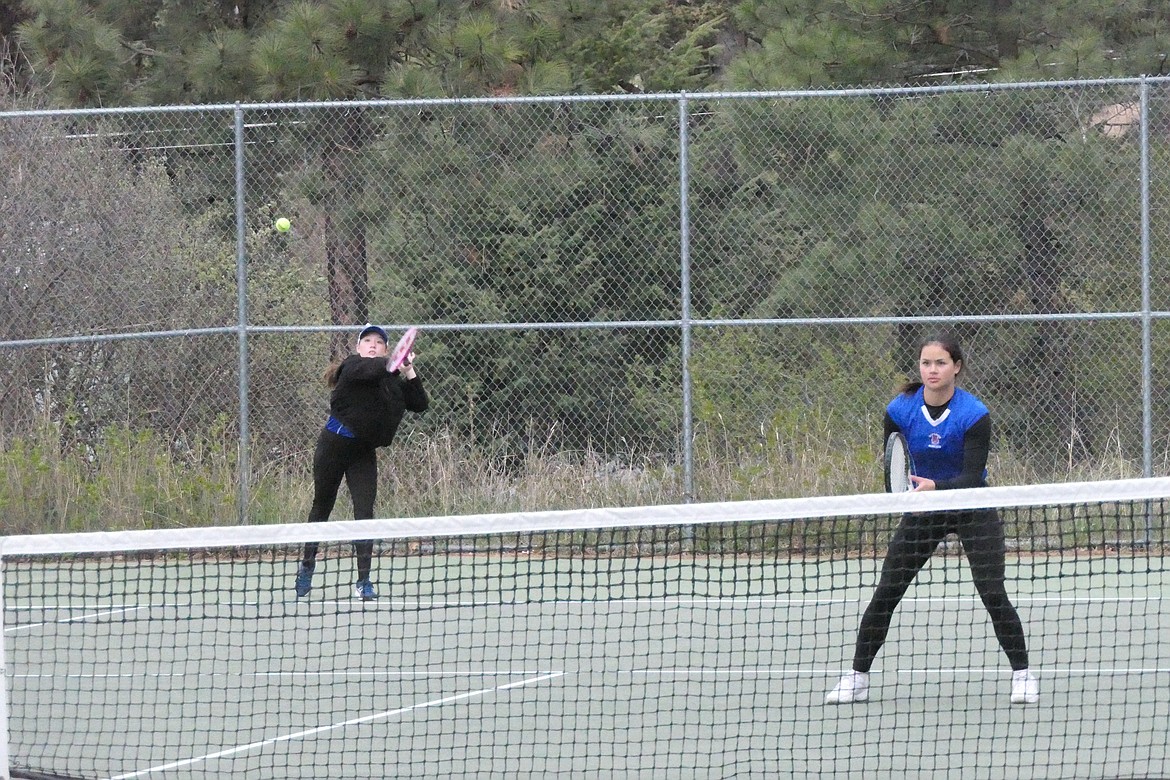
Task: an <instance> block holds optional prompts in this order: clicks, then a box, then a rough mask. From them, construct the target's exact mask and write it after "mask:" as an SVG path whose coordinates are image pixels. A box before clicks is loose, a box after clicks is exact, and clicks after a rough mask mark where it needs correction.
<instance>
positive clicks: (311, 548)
mask: <svg viewBox="0 0 1170 780" xmlns="http://www.w3.org/2000/svg"><path fill="white" fill-rule="evenodd" d="M387 345H388V340H387V337H386V331H384V330H383V329H382V328H379V327H378V326H376V325H367V326H366V327H365V328H363V329H362V331H361V333H359V334H358V340H357V346H356V347H355V349H354V354H352V355H350V356H349V357H347V358H346V359H345V360H343V361H341V362H340V363H334V364H333V365H330V367H329V368H328V369H327V370H326V372H325V381H326V383H327V384H328V385H329V386H330V387H332V388H333V393H332V395H331V396H330V400H329V419H328V420H327V421H326V423H325V427H324V429H322V431H321V434H320V436H318V437H317V449H316V452H314V454H313V506H312V509H310V510H309V522H310V523H319V522H323V521H325V520H328V519H329V515H330V513H331V512H332V511H333V505H334V504H335V503H336V502H337V491H338V490H339V489H340V488H341V480H342V478H344V479H345V481H346V484H347V485H348V487H349V493H350V496H351V497H352V498H353V517H354V519H355V520H368V519H370V518H372V517H373V516H374V500H375V498H376V497H377V492H378V458H377V449H378V448H379V447H386V446H388V445H389V444H390V443H391V442H392V441H394V434H395V433H396V432H397V431H398V425H399V424H400V423H401V422H402V417H403V416H404V415H405V413H406V412H407V411H411V412H423V411H426V408H427V403H428V400H427V394H426V391H425V390H423V385H422V380H421V379H419V377H418V375H417V374H416V373H415V370H414V362H413V361H414V354H413V353H411V355H409V356H408V357H407V360H406V362H405V363H403V364H402V366H401V367H400V368H398V369H396V370H395V371H394V372H389V371H387V362H386V361H387V352H388V347H387ZM373 551H374V543H373V542H371V541H358V542H354V556H355V558H356V562H357V581H356V583H355V584H354V595H355V596H356V597H358V598H360V599H363V600H366V601H369V600H370V599H376V598H377V597H378V594H377V593H376V592H375V590H374V586H373V584H372V583H371V582H370V567H371V562H372V558H373ZM316 562H317V543H316V542H309V543H308V544H306V545H305V553H304V557H303V558H302V560H301V565H300V567H299V568H298V569H297V576H296V594H297V596H298V597H300V596H306V595H308V593H309V591H310V590H311V589H312V587H313V569H314V567H315V566H316Z"/></svg>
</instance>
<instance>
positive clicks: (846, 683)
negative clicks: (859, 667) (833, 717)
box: [825, 672, 869, 704]
mask: <svg viewBox="0 0 1170 780" xmlns="http://www.w3.org/2000/svg"><path fill="white" fill-rule="evenodd" d="M868 698H869V673H868V672H849V673H847V674H845V675H844V676H842V677H841V680H840V682H838V683H837V687H836V688H834V689H833V690H831V691H829V695H828V696H826V697H825V704H852V703H853V702H855V701H865V700H866V699H868Z"/></svg>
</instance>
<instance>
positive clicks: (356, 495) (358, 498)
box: [302, 430, 378, 580]
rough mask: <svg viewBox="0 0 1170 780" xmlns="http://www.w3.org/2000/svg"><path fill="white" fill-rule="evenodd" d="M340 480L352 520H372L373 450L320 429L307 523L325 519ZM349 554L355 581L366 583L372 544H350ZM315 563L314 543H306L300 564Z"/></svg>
mask: <svg viewBox="0 0 1170 780" xmlns="http://www.w3.org/2000/svg"><path fill="white" fill-rule="evenodd" d="M342 477H344V478H345V484H346V485H347V486H348V487H349V494H350V496H351V497H352V498H353V519H354V520H368V519H370V518H372V517H373V516H374V500H375V499H376V498H377V497H378V455H377V449H376V448H375V447H372V446H370V445H369V444H363V443H362V442H361V441H360V440H358V439H351V438H349V437H347V436H341V435H339V434H336V433H333V431H329V430H323V431H321V435H320V436H319V437H318V438H317V449H316V451H315V452H314V453H313V507H312V509H310V510H309V522H310V523H320V522H324V521H325V520H328V519H329V515H330V513H331V512H332V511H333V505H334V504H336V503H337V491H338V490H339V489H340V488H341V479H342ZM353 551H354V556H355V558H356V559H357V578H358V580H368V579H369V578H370V564H371V562H372V560H373V556H374V543H373V542H372V541H358V542H354V543H353ZM316 561H317V542H309V543H307V544H306V545H305V555H304V559H303V560H302V563H304V565H305V568H307V569H312V568H313V566H314V564H315V563H316Z"/></svg>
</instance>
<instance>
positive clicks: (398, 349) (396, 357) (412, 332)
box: [386, 328, 418, 372]
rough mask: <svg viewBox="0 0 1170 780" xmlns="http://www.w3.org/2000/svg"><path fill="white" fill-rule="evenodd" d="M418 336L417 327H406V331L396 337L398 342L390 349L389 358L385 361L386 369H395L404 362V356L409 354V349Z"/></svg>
mask: <svg viewBox="0 0 1170 780" xmlns="http://www.w3.org/2000/svg"><path fill="white" fill-rule="evenodd" d="M416 336H418V328H407V329H406V333H403V334H402V338H400V339H398V343H397V344H395V345H394V349H392V350H390V358H389V359H388V360H387V361H386V370H387V371H391V372H393V371H397V370H398V369H399V368H401V367H402V364H403V363H405V362H406V358H407V356H408V355H410V350H411V348H412V347H414V339H415V337H416Z"/></svg>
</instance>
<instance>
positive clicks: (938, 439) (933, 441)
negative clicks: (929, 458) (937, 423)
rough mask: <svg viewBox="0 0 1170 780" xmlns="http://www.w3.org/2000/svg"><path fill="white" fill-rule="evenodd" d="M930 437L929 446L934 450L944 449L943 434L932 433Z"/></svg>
mask: <svg viewBox="0 0 1170 780" xmlns="http://www.w3.org/2000/svg"><path fill="white" fill-rule="evenodd" d="M929 439H930V444H929V445H928V446H929V447H930V448H931V449H932V450H941V449H942V436H939V435H938V434H937V433H932V434H930V437H929Z"/></svg>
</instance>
